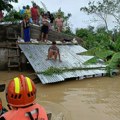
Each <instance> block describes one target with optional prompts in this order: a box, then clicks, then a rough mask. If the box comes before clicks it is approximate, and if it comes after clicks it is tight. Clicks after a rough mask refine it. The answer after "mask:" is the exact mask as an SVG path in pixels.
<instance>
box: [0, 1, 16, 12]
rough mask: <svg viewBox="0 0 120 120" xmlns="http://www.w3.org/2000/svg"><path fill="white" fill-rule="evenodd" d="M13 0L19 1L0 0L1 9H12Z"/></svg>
mask: <svg viewBox="0 0 120 120" xmlns="http://www.w3.org/2000/svg"><path fill="white" fill-rule="evenodd" d="M11 2H18V0H0V10H6V11H10V10H11V9H12V8H13V6H12V4H11Z"/></svg>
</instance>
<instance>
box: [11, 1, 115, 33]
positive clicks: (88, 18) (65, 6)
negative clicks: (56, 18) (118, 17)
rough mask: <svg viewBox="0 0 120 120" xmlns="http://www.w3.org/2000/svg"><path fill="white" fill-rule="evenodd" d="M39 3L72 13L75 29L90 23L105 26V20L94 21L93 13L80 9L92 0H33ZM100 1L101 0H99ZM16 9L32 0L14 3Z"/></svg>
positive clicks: (51, 9) (50, 9)
mask: <svg viewBox="0 0 120 120" xmlns="http://www.w3.org/2000/svg"><path fill="white" fill-rule="evenodd" d="M32 1H34V2H35V3H37V4H38V5H39V6H40V7H42V4H41V1H42V2H43V3H44V4H45V5H46V7H47V9H48V10H49V11H50V12H51V13H52V12H56V11H57V10H58V9H59V8H61V10H62V11H64V12H65V14H66V15H67V13H71V14H72V16H71V18H70V19H69V23H70V26H71V27H72V30H73V31H75V30H76V29H77V28H86V27H88V26H89V25H91V26H95V27H96V26H103V22H102V21H99V22H93V21H92V20H93V18H94V17H95V16H93V15H87V14H86V13H84V12H82V11H80V8H81V7H84V6H87V5H88V2H89V1H92V0H32ZM96 1H98V0H96ZM99 1H100V0H99ZM13 5H14V7H15V9H17V10H18V9H20V8H22V6H23V5H24V6H25V5H30V6H32V4H31V0H18V3H13ZM108 21H109V24H110V29H111V28H112V26H113V25H112V20H111V18H108Z"/></svg>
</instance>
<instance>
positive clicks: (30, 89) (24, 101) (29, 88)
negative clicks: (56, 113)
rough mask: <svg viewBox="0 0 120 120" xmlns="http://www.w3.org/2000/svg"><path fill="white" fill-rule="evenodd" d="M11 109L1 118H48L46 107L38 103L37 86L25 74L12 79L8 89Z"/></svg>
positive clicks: (7, 93)
mask: <svg viewBox="0 0 120 120" xmlns="http://www.w3.org/2000/svg"><path fill="white" fill-rule="evenodd" d="M6 99H7V102H8V107H9V111H8V112H6V113H4V114H3V115H1V116H0V120H48V118H47V114H46V112H45V109H44V108H43V107H42V106H41V105H40V104H37V103H36V101H35V99H36V86H35V84H34V82H33V81H32V80H31V79H30V78H28V77H25V76H23V75H20V76H18V77H16V78H14V79H13V80H11V81H10V82H9V84H8V86H7V89H6Z"/></svg>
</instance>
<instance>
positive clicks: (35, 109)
mask: <svg viewBox="0 0 120 120" xmlns="http://www.w3.org/2000/svg"><path fill="white" fill-rule="evenodd" d="M2 117H4V118H5V120H48V118H47V114H46V112H45V110H44V108H43V107H42V106H40V105H39V104H34V105H32V106H30V107H26V108H18V109H17V110H10V111H8V112H6V113H5V114H3V115H2Z"/></svg>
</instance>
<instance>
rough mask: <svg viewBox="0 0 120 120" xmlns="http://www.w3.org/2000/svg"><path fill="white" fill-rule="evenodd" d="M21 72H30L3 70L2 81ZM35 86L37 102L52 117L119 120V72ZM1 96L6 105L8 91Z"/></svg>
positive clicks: (28, 73)
mask: <svg viewBox="0 0 120 120" xmlns="http://www.w3.org/2000/svg"><path fill="white" fill-rule="evenodd" d="M19 74H24V75H26V76H28V75H30V74H31V73H30V72H23V73H20V72H10V73H8V72H6V71H2V72H0V83H6V84H7V83H8V81H9V80H10V79H12V78H14V77H16V76H17V75H19ZM29 77H31V78H32V77H33V76H32V75H31V76H29ZM36 86H37V102H38V103H40V104H41V105H43V106H44V107H45V108H46V110H47V112H52V114H53V117H52V120H120V75H118V76H115V77H112V78H110V77H101V78H91V79H83V80H69V81H64V82H60V83H55V84H47V85H42V84H41V83H37V84H36ZM0 97H1V98H2V100H3V105H4V106H5V107H6V100H5V92H2V93H0Z"/></svg>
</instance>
